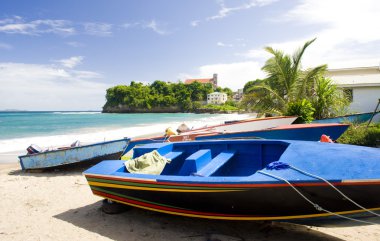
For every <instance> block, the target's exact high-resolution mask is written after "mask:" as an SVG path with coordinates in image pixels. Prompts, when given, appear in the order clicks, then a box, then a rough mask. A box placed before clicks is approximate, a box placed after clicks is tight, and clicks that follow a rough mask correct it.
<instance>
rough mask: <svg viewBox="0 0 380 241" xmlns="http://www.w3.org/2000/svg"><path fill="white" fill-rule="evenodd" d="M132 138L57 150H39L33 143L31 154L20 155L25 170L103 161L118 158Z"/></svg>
mask: <svg viewBox="0 0 380 241" xmlns="http://www.w3.org/2000/svg"><path fill="white" fill-rule="evenodd" d="M129 141H130V139H129V138H123V139H119V140H112V141H103V142H97V143H93V144H89V145H78V142H75V145H72V146H69V147H63V148H58V149H55V150H47V151H43V150H37V148H35V147H34V146H33V145H31V146H29V147H28V152H30V154H27V155H22V156H19V157H18V158H19V160H20V165H21V168H22V169H23V170H30V169H41V168H51V167H57V166H63V165H67V164H73V163H79V162H84V161H94V162H95V161H101V160H104V159H118V158H120V155H121V154H122V152H123V151H124V149H125V148H126V147H127V146H128V143H129Z"/></svg>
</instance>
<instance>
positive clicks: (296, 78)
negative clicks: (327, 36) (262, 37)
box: [245, 39, 327, 114]
mask: <svg viewBox="0 0 380 241" xmlns="http://www.w3.org/2000/svg"><path fill="white" fill-rule="evenodd" d="M314 41H315V39H312V40H310V41H307V42H306V43H305V44H304V45H303V46H302V47H301V48H300V49H298V50H297V51H296V52H294V53H293V55H292V56H291V55H288V54H284V53H283V52H282V51H281V50H275V49H273V48H272V47H265V50H266V51H267V52H269V53H270V54H271V55H272V57H271V58H270V59H268V60H267V61H266V62H265V65H264V66H263V67H262V70H263V71H265V72H266V73H267V78H266V79H265V80H264V81H263V83H262V84H259V85H257V86H255V87H253V88H251V90H252V91H251V93H250V95H247V97H248V98H249V97H250V98H255V97H260V99H256V100H253V101H252V100H251V101H250V102H249V101H247V100H245V101H246V102H249V103H250V104H251V105H252V106H253V107H254V108H255V109H256V110H257V111H259V112H272V113H277V114H283V113H285V112H286V109H287V106H288V103H290V102H294V101H296V100H299V99H303V98H307V97H310V96H311V95H312V94H313V91H314V90H313V86H314V83H315V82H316V80H317V79H318V78H319V77H321V76H322V75H323V73H324V72H325V71H326V69H327V65H320V66H317V67H315V68H310V69H306V70H302V69H301V67H302V66H301V60H302V56H303V54H304V53H305V50H306V49H307V47H309V46H310V45H311V44H312V43H313V42H314Z"/></svg>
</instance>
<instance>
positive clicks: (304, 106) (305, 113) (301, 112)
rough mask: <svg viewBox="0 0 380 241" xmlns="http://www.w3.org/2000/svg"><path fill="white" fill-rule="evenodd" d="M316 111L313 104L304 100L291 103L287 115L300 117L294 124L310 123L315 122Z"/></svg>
mask: <svg viewBox="0 0 380 241" xmlns="http://www.w3.org/2000/svg"><path fill="white" fill-rule="evenodd" d="M314 111H315V109H314V107H313V106H312V104H311V102H310V101H308V100H306V99H302V100H298V101H295V102H291V103H289V105H288V108H287V110H286V113H285V115H288V116H298V119H297V120H296V121H295V122H294V123H310V122H311V121H312V120H313V114H314Z"/></svg>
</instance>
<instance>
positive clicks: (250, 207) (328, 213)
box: [84, 140, 380, 222]
mask: <svg viewBox="0 0 380 241" xmlns="http://www.w3.org/2000/svg"><path fill="white" fill-rule="evenodd" d="M154 152H158V153H159V154H160V156H161V157H162V158H167V159H169V160H170V162H169V161H168V162H169V163H167V164H166V165H164V166H163V167H161V170H162V171H161V172H160V173H159V174H157V173H156V174H149V173H145V174H142V173H144V172H143V170H141V172H140V173H139V172H130V171H128V170H130V169H127V166H128V167H130V162H131V161H138V160H140V158H141V157H143V159H144V158H145V156H146V155H150V154H151V153H154ZM133 158H134V159H133V160H128V161H126V162H124V161H122V160H106V161H103V162H100V163H99V164H97V165H95V166H93V167H91V168H90V169H88V170H86V171H85V172H84V175H85V177H86V179H87V181H88V184H89V186H90V188H91V190H92V192H93V194H95V195H97V196H101V197H104V198H106V199H108V200H112V201H113V202H117V203H121V204H126V205H129V206H133V207H137V208H143V209H148V210H151V211H157V212H162V213H167V214H173V215H181V216H188V217H195V218H208V219H225V220H272V221H288V222H300V221H305V220H309V221H310V220H311V221H312V220H321V219H326V220H329V219H330V218H331V219H334V218H337V219H345V218H351V219H352V218H354V217H358V216H373V215H374V214H376V212H378V211H379V210H380V195H378V194H379V190H380V149H378V148H370V147H362V146H352V145H343V144H335V143H322V142H310V141H289V140H223V141H222V140H219V141H193V142H177V143H155V144H148V145H143V146H138V147H135V149H134V156H133ZM128 163H129V164H128ZM342 195H344V196H342Z"/></svg>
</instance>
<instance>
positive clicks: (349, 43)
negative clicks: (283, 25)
mask: <svg viewBox="0 0 380 241" xmlns="http://www.w3.org/2000/svg"><path fill="white" fill-rule="evenodd" d="M379 12H380V2H379V1H377V0H363V1H360V2H359V1H348V0H335V1H328V0H320V1H314V0H305V1H303V2H302V3H301V4H299V5H297V6H296V7H295V8H294V9H292V10H290V11H289V12H288V13H286V14H285V15H284V16H282V17H281V16H280V17H279V18H278V22H283V21H289V22H293V23H296V24H297V25H302V26H304V27H306V28H307V27H314V28H315V27H316V26H317V27H318V29H319V30H317V31H315V32H314V33H310V34H308V35H305V36H303V37H302V38H299V39H294V40H291V41H285V42H277V43H275V42H274V43H268V44H267V46H272V47H274V48H276V49H281V50H284V51H285V52H287V53H292V52H293V51H294V50H296V49H297V48H298V47H301V46H302V45H303V43H304V42H305V41H306V40H310V39H313V38H314V37H317V40H316V41H315V42H314V43H313V44H312V45H311V46H310V47H309V48H308V49H307V52H306V53H305V55H304V59H303V63H304V66H305V67H312V66H316V65H319V64H326V63H327V64H328V65H329V67H330V68H343V67H360V66H374V65H378V64H379V61H380V57H379V55H380V32H379V31H377V30H376V29H377V28H378V26H377V25H378V23H379V22H380V15H379V14H378V13H379ZM243 55H244V56H245V57H248V58H254V59H260V58H263V57H264V56H266V55H267V54H266V53H265V51H264V50H263V49H262V48H259V49H251V50H250V51H248V52H247V53H244V54H243ZM267 56H268V57H269V55H267Z"/></svg>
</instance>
